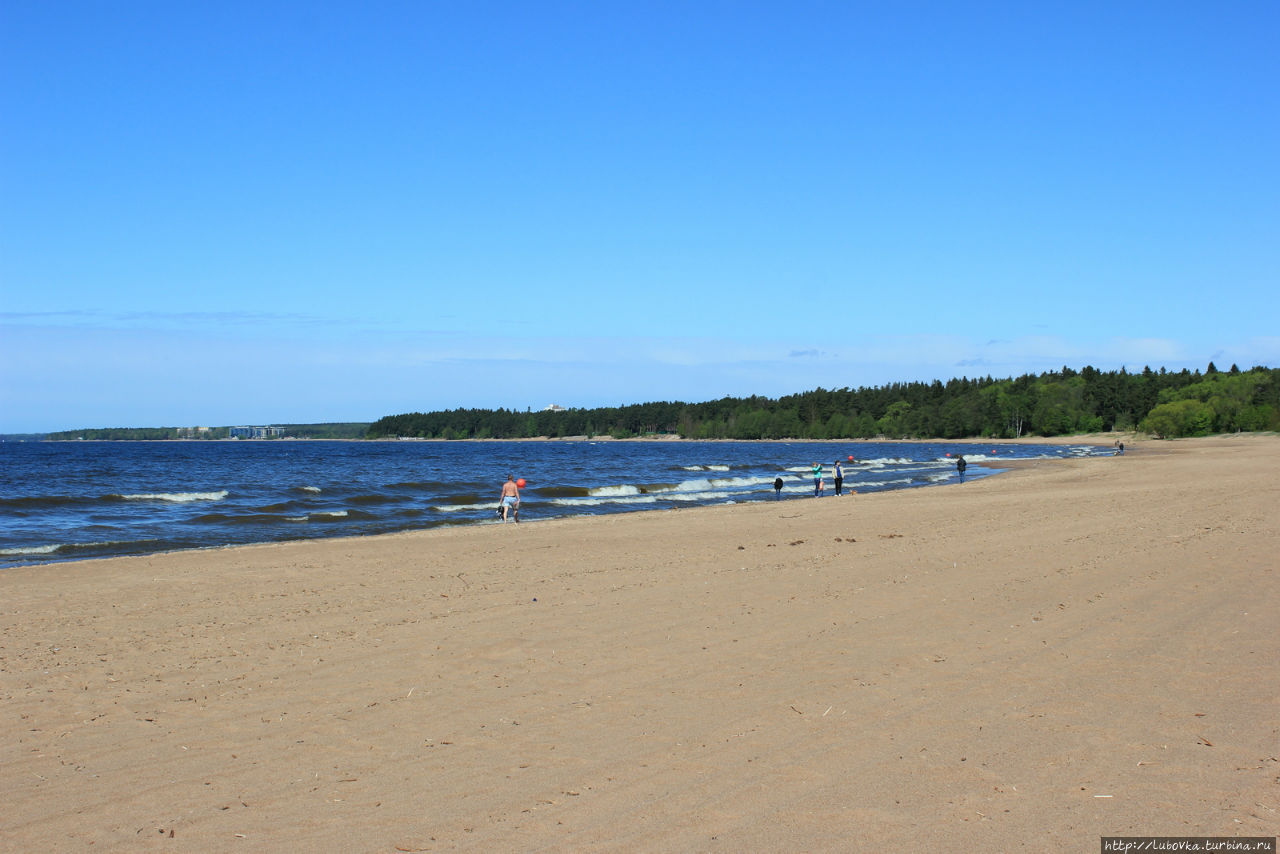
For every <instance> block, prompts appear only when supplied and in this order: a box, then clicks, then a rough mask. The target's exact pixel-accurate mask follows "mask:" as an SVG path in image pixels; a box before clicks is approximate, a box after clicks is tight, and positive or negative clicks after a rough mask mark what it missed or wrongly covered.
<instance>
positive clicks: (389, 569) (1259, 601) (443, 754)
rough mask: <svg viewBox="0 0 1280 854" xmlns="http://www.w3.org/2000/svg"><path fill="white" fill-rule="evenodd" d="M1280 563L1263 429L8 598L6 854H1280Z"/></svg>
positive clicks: (97, 566)
mask: <svg viewBox="0 0 1280 854" xmlns="http://www.w3.org/2000/svg"><path fill="white" fill-rule="evenodd" d="M852 486H853V488H855V489H856V488H857V484H856V482H855V483H853V484H852ZM1277 554H1280V439H1278V438H1277V437H1274V436H1262V437H1239V438H1215V439H1205V440H1187V441H1179V442H1144V443H1139V444H1138V445H1137V446H1131V447H1130V451H1129V453H1128V454H1126V455H1125V456H1123V457H1114V458H1109V457H1103V458H1088V459H1073V460H1065V461H1044V462H1038V463H1032V464H1029V465H1024V466H1022V467H1020V468H1018V469H1016V470H1014V471H1011V472H1008V473H1006V474H1003V475H1001V476H999V477H992V478H985V479H980V480H971V481H970V482H968V483H965V484H953V485H948V486H943V487H937V488H929V489H918V490H908V491H900V492H887V493H877V494H869V495H855V496H851V497H845V498H839V499H837V498H825V499H793V500H787V501H781V502H762V503H757V504H752V505H741V506H732V507H712V508H697V509H689V510H682V511H676V512H653V513H642V514H630V515H622V516H608V517H598V518H578V519H567V520H557V521H548V522H537V521H531V522H527V523H522V524H520V525H518V526H517V525H514V524H511V525H506V526H500V525H485V526H474V527H467V528H453V529H435V530H431V531H423V532H414V533H409V534H396V535H389V536H383V537H369V538H362V539H342V540H323V541H311V542H299V543H289V544H281V545H267V546H253V547H244V548H234V549H225V550H205V551H197V552H182V553H171V554H163V555H156V556H150V557H139V558H119V559H114V560H105V561H84V562H80V563H68V564H57V565H46V566H37V567H29V568H23V569H11V570H6V571H4V572H0V701H2V704H3V716H2V717H0V727H3V733H2V734H3V738H2V739H0V803H3V804H4V812H3V817H2V818H0V848H2V849H4V850H8V851H70V850H93V851H202V852H204V851H210V852H221V851H303V850H306V851H334V852H338V851H344V852H345V851H371V852H372V851H388V852H391V851H446V850H448V851H655V852H656V851H722V852H741V851H873V850H895V849H896V850H904V851H908V850H909V851H923V850H938V851H956V850H974V851H1082V852H1083V851H1096V850H1097V849H1098V844H1099V843H1098V840H1099V837H1101V836H1110V835H1129V836H1145V835H1176V836H1187V835H1223V836H1237V835H1245V836H1249V835H1253V836H1274V835H1276V834H1277V832H1280V782H1278V781H1280V690H1278V688H1277V686H1278V685H1280V679H1278V678H1277V677H1280V630H1278V627H1280V575H1278V573H1277Z"/></svg>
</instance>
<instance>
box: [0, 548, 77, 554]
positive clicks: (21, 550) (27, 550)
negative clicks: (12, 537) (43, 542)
mask: <svg viewBox="0 0 1280 854" xmlns="http://www.w3.org/2000/svg"><path fill="white" fill-rule="evenodd" d="M60 548H62V546H22V547H19V548H14V549H0V555H5V556H13V555H47V554H53V553H54V552H56V551H57V550H58V549H60Z"/></svg>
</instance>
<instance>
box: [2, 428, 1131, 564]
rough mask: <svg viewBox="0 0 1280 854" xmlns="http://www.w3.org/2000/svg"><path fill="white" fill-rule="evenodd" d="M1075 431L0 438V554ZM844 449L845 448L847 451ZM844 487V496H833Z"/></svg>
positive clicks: (548, 500)
mask: <svg viewBox="0 0 1280 854" xmlns="http://www.w3.org/2000/svg"><path fill="white" fill-rule="evenodd" d="M1111 453H1112V450H1111V449H1110V448H1098V447H1091V446H1085V445H1077V446H1037V445H1001V444H992V445H980V446H978V445H972V444H947V443H943V442H939V443H875V442H855V441H850V442H684V441H667V442H662V441H656V442H612V441H598V442H594V441H565V442H536V441H535V442H427V441H377V442H361V441H355V442H351V441H348V442H337V441H334V442H329V441H307V440H299V441H287V440H285V441H281V440H274V441H271V440H269V441H204V442H201V441H191V442H180V441H166V442H3V443H0V568H3V567H11V566H21V565H27V564H33V563H50V562H56V561H64V560H80V559H85V558H95V557H110V556H115V555H137V554H151V553H155V552H161V551H170V550H174V549H192V548H214V547H221V546H231V545H240V544H246V543H264V542H278V541H282V540H300V539H313V538H320V537H335V536H353V535H362V534H379V533H386V532H391V531H406V530H413V529H420V528H431V527H436V526H440V525H482V524H499V523H501V519H500V518H499V517H498V516H497V514H496V508H497V504H498V493H499V488H500V486H501V484H502V482H503V481H505V480H506V478H507V475H508V474H510V475H514V476H515V477H518V478H523V479H524V480H525V481H526V486H525V488H524V489H522V490H521V497H522V503H521V507H520V520H521V522H522V523H526V522H535V521H538V520H542V519H553V518H557V517H564V516H581V515H596V514H606V513H625V512H630V511H636V510H675V509H678V508H682V507H691V506H698V505H709V504H734V503H742V502H753V501H773V500H777V499H776V498H775V495H774V487H773V484H774V479H775V478H778V477H781V478H782V480H783V484H784V485H783V490H782V500H798V499H802V498H803V499H810V500H812V498H813V493H814V488H813V477H812V466H813V464H814V463H815V462H817V463H821V464H822V466H823V470H824V474H825V477H826V496H827V497H828V498H831V497H833V496H834V484H833V483H832V481H831V476H832V475H831V471H832V467H833V463H834V461H835V460H837V459H839V460H841V462H842V464H843V466H844V489H845V491H846V493H847V492H851V491H853V490H857V492H859V493H870V492H876V491H880V490H885V489H904V488H912V487H922V486H936V485H944V484H957V483H958V482H959V477H958V474H957V472H956V466H955V458H956V456H958V455H960V454H963V455H964V456H965V459H966V460H967V461H968V462H969V463H970V465H969V467H968V469H967V471H966V473H965V476H966V479H974V478H979V477H984V476H988V475H991V474H994V473H996V472H998V471H1000V463H1001V462H1002V461H1006V460H1020V459H1032V458H1057V457H1070V456H1088V455H1094V454H1111ZM849 456H853V457H854V458H855V460H856V461H855V462H849V460H848V457H849ZM844 500H849V499H847V498H846V499H844Z"/></svg>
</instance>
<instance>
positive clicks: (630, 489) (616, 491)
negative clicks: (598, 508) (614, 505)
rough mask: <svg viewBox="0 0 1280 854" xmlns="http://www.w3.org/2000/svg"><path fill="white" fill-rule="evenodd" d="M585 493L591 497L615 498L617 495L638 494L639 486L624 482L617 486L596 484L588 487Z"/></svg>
mask: <svg viewBox="0 0 1280 854" xmlns="http://www.w3.org/2000/svg"><path fill="white" fill-rule="evenodd" d="M587 494H588V495H590V496H592V497H593V498H616V497H617V496H619V495H639V494H640V488H639V487H637V486H631V485H630V484H625V483H624V484H620V485H618V486H597V487H594V488H593V489H588V490H587Z"/></svg>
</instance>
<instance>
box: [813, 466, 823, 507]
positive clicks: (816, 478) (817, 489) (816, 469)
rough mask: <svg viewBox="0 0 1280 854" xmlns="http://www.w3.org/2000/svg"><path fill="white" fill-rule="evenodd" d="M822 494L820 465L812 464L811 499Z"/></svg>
mask: <svg viewBox="0 0 1280 854" xmlns="http://www.w3.org/2000/svg"><path fill="white" fill-rule="evenodd" d="M821 494H822V463H814V464H813V497H814V498H817V497H818V496H819V495H821Z"/></svg>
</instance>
